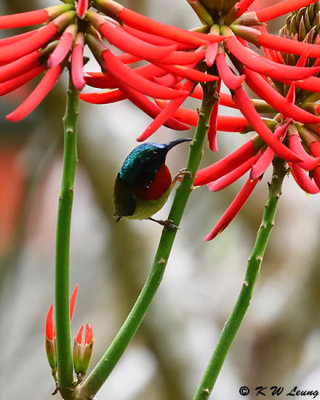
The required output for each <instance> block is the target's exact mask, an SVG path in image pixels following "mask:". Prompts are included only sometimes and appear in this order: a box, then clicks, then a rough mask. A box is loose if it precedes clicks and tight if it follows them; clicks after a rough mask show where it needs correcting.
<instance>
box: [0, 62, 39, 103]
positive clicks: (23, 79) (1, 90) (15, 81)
mask: <svg viewBox="0 0 320 400" xmlns="http://www.w3.org/2000/svg"><path fill="white" fill-rule="evenodd" d="M44 70H45V67H42V66H40V67H34V68H31V69H29V71H28V72H26V73H24V74H21V75H19V76H18V77H17V78H12V79H9V80H7V81H5V82H3V83H0V96H3V95H5V94H7V93H10V92H12V91H13V90H15V89H17V88H19V87H20V86H22V85H24V84H25V83H27V82H30V81H31V80H32V79H34V78H35V77H36V76H38V75H40V74H41V73H42V72H43V71H44Z"/></svg>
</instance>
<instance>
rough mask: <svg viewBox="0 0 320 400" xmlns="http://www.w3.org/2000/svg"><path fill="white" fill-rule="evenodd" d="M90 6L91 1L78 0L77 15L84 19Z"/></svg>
mask: <svg viewBox="0 0 320 400" xmlns="http://www.w3.org/2000/svg"><path fill="white" fill-rule="evenodd" d="M88 6H89V0H78V5H77V15H78V16H79V17H80V18H84V16H85V14H86V12H87V10H88Z"/></svg>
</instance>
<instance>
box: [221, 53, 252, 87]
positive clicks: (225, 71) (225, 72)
mask: <svg viewBox="0 0 320 400" xmlns="http://www.w3.org/2000/svg"><path fill="white" fill-rule="evenodd" d="M216 64H217V68H218V72H219V76H220V77H221V79H222V80H223V83H224V84H225V85H226V86H227V87H228V88H229V89H231V90H234V89H238V88H239V87H240V86H241V85H242V84H243V82H244V81H245V79H246V76H245V75H241V76H237V75H236V74H234V73H233V72H232V71H231V69H230V67H229V65H228V64H227V62H226V59H225V55H224V53H220V54H218V55H217V59H216Z"/></svg>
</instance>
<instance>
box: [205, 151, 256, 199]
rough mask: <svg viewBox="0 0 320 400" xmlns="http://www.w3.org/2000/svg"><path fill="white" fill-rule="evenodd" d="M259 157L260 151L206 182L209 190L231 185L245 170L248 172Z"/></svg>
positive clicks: (214, 190) (215, 190)
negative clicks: (211, 180)
mask: <svg viewBox="0 0 320 400" xmlns="http://www.w3.org/2000/svg"><path fill="white" fill-rule="evenodd" d="M259 157H260V151H259V152H258V153H257V154H256V155H255V156H254V157H251V158H249V160H247V161H245V162H244V163H243V164H241V165H240V166H239V167H237V168H235V169H234V170H233V171H230V172H229V173H227V174H226V175H224V176H222V177H221V178H219V179H217V180H215V181H213V182H210V183H208V188H209V190H211V191H212V192H217V191H218V190H221V189H224V188H225V187H226V186H229V185H231V184H232V183H233V182H235V181H236V180H237V179H239V178H241V176H243V175H244V174H245V173H246V172H248V171H249V169H250V168H251V167H252V166H253V164H254V163H255V162H256V161H257V160H258V158H259Z"/></svg>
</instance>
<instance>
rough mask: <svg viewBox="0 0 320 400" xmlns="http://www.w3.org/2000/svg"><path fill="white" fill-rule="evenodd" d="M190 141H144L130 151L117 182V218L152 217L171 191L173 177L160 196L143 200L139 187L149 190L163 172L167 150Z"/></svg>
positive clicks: (115, 201)
mask: <svg viewBox="0 0 320 400" xmlns="http://www.w3.org/2000/svg"><path fill="white" fill-rule="evenodd" d="M190 140H191V139H177V140H174V141H172V142H169V143H165V144H161V143H153V142H149V143H143V144H141V145H139V146H137V147H136V148H135V149H133V150H132V151H131V153H130V154H129V155H128V157H127V158H126V159H125V161H124V163H123V165H122V166H121V168H120V171H119V173H118V175H117V178H116V181H115V187H114V205H115V209H114V215H115V216H117V217H118V220H119V219H120V218H121V217H128V218H137V219H144V218H149V217H151V216H152V215H153V214H155V213H156V212H157V211H158V210H159V209H160V208H161V207H162V206H163V204H164V203H165V202H166V200H167V197H168V196H169V193H170V190H171V189H170V188H169V186H170V183H171V177H170V178H169V182H168V192H167V193H164V194H163V195H161V196H159V199H152V200H145V199H142V198H141V197H139V190H137V189H138V188H142V189H143V190H144V192H146V191H148V190H149V188H150V185H151V184H152V182H154V180H155V178H156V176H157V174H158V173H159V174H160V172H161V171H162V169H161V167H162V166H164V165H165V159H166V155H167V153H168V151H169V150H170V149H171V148H172V147H174V146H176V145H177V144H179V143H182V142H185V141H190ZM159 171H160V172H159ZM168 173H169V171H168ZM169 176H170V174H169ZM155 182H157V181H155ZM155 184H156V183H155Z"/></svg>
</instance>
